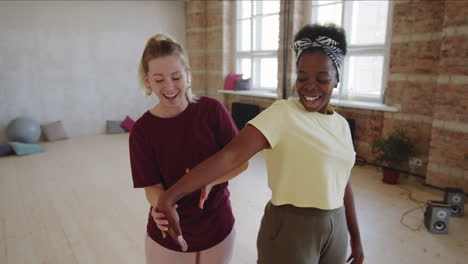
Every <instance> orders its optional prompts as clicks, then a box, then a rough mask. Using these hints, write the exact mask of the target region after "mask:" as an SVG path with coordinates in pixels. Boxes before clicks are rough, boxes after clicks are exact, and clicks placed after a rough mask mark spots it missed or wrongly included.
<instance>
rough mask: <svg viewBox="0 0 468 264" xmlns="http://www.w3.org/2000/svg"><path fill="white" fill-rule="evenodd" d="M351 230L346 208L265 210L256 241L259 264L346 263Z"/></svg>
mask: <svg viewBox="0 0 468 264" xmlns="http://www.w3.org/2000/svg"><path fill="white" fill-rule="evenodd" d="M347 247H348V230H347V225H346V216H345V210H344V208H343V207H341V208H338V209H334V210H321V209H317V208H300V207H295V206H292V205H281V206H275V205H273V204H272V203H271V202H268V204H267V205H266V207H265V214H264V215H263V218H262V223H261V225H260V231H259V232H258V238H257V249H258V260H257V263H258V264H276V263H278V264H279V263H281V264H285V263H287V264H344V263H345V261H346V250H347Z"/></svg>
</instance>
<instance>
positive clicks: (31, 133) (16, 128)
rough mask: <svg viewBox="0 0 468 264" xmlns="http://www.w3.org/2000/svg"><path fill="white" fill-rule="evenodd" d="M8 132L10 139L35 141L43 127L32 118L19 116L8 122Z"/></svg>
mask: <svg viewBox="0 0 468 264" xmlns="http://www.w3.org/2000/svg"><path fill="white" fill-rule="evenodd" d="M6 132H7V137H8V140H10V141H19V142H23V143H34V142H37V140H39V137H40V136H41V127H40V126H39V124H38V123H37V122H36V121H34V120H32V119H31V118H28V117H18V118H16V119H13V120H12V121H11V122H10V123H9V124H8V127H7V129H6Z"/></svg>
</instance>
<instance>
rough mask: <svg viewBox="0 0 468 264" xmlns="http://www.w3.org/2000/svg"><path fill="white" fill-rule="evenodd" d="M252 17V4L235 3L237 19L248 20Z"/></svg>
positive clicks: (244, 2) (245, 2) (248, 2)
mask: <svg viewBox="0 0 468 264" xmlns="http://www.w3.org/2000/svg"><path fill="white" fill-rule="evenodd" d="M251 16H252V3H251V2H250V1H238V2H237V18H238V19H240V18H249V17H251Z"/></svg>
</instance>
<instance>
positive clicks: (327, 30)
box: [294, 24, 347, 55]
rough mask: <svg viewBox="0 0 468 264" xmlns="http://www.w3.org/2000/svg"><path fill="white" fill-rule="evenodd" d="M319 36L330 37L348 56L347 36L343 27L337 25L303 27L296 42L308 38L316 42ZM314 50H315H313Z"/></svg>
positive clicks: (296, 36) (295, 38)
mask: <svg viewBox="0 0 468 264" xmlns="http://www.w3.org/2000/svg"><path fill="white" fill-rule="evenodd" d="M318 36H324V37H329V38H331V39H333V40H335V41H337V42H338V43H339V48H340V49H341V50H342V51H343V55H346V46H347V45H346V35H345V31H344V29H343V28H342V27H339V26H337V25H335V24H324V25H320V24H307V25H305V26H303V27H302V28H301V29H300V30H299V31H298V32H297V33H296V35H295V36H294V42H296V41H298V40H300V39H303V38H308V39H310V40H312V41H313V40H315V39H316V38H317V37H318ZM311 50H313V49H311Z"/></svg>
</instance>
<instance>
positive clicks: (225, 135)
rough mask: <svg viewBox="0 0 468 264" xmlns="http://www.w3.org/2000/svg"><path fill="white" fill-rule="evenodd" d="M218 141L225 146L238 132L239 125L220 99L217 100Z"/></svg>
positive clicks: (216, 134)
mask: <svg viewBox="0 0 468 264" xmlns="http://www.w3.org/2000/svg"><path fill="white" fill-rule="evenodd" d="M215 113H216V133H215V137H216V143H217V144H218V146H219V147H220V149H221V148H223V147H224V146H225V145H227V144H228V143H229V142H230V141H231V140H232V139H233V138H234V137H235V136H236V135H237V133H238V130H237V127H236V125H235V123H234V120H232V117H231V115H230V114H229V112H228V111H227V109H226V107H224V105H223V104H221V103H220V102H219V101H216V111H215Z"/></svg>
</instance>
